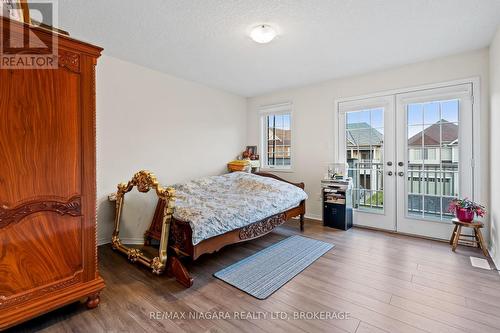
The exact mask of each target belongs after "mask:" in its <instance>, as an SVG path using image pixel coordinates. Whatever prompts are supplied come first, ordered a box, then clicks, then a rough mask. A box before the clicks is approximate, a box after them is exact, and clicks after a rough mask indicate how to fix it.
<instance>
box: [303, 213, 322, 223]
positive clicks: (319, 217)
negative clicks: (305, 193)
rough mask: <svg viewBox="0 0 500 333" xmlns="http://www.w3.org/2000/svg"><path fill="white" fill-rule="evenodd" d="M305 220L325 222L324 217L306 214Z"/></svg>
mask: <svg viewBox="0 0 500 333" xmlns="http://www.w3.org/2000/svg"><path fill="white" fill-rule="evenodd" d="M305 218H306V219H311V220H317V221H323V217H322V216H321V215H316V214H306V215H305Z"/></svg>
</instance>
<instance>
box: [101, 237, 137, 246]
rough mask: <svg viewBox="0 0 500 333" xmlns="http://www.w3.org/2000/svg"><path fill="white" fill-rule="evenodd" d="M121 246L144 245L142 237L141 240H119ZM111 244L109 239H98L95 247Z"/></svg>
mask: <svg viewBox="0 0 500 333" xmlns="http://www.w3.org/2000/svg"><path fill="white" fill-rule="evenodd" d="M120 240H121V241H122V243H123V244H130V245H141V244H144V237H142V238H120ZM109 243H111V239H107V238H106V239H99V240H97V246H101V245H104V244H109Z"/></svg>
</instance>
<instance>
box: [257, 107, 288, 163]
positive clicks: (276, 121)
mask: <svg viewBox="0 0 500 333" xmlns="http://www.w3.org/2000/svg"><path fill="white" fill-rule="evenodd" d="M291 106H292V105H291V103H284V104H278V105H270V106H265V107H261V109H260V111H261V122H262V132H261V140H262V152H263V156H262V167H263V168H270V169H282V170H283V169H284V170H286V169H291V166H292V112H291V110H292V108H291Z"/></svg>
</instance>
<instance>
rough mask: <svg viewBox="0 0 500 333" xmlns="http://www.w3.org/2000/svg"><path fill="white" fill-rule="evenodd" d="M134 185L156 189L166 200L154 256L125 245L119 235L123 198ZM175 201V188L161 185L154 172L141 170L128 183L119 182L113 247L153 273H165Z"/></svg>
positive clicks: (146, 188)
mask: <svg viewBox="0 0 500 333" xmlns="http://www.w3.org/2000/svg"><path fill="white" fill-rule="evenodd" d="M134 186H137V190H138V191H139V192H141V193H146V192H149V190H150V189H155V191H156V194H157V195H158V198H159V199H161V200H165V202H166V204H165V206H164V207H165V208H164V210H163V223H162V231H161V238H160V247H159V249H158V256H157V257H154V258H148V257H147V256H146V255H145V254H144V253H143V252H142V251H141V250H140V249H136V248H130V247H127V246H125V245H123V243H122V241H121V240H120V238H119V237H118V235H119V233H120V219H121V214H122V209H123V199H124V196H125V193H128V192H130V191H131V190H132V189H133V188H134ZM174 203H175V190H174V189H173V188H171V187H167V188H164V187H161V186H160V185H159V184H158V181H157V180H156V177H155V175H154V174H153V173H152V172H149V171H146V170H141V171H139V172H137V173H136V174H135V175H134V177H133V178H132V179H131V180H130V181H129V182H128V183H120V184H118V191H117V192H116V203H115V212H116V215H115V229H114V231H113V237H112V238H111V245H112V247H113V250H117V251H119V252H121V253H123V254H126V255H127V257H128V259H129V260H130V261H131V262H133V263H135V262H139V263H141V264H143V265H146V266H148V267H149V268H151V269H152V270H153V273H155V274H161V273H163V272H164V271H165V268H166V265H167V246H168V237H169V231H170V222H171V220H172V214H173V212H174Z"/></svg>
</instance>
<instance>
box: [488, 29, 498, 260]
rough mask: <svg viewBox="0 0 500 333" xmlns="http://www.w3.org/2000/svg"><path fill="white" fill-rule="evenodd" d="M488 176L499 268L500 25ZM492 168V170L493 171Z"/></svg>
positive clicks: (493, 55) (494, 46) (493, 65)
mask: <svg viewBox="0 0 500 333" xmlns="http://www.w3.org/2000/svg"><path fill="white" fill-rule="evenodd" d="M490 98H491V122H490V126H491V127H490V134H491V135H490V139H491V143H492V145H491V155H490V170H491V172H490V176H491V205H490V207H491V208H490V221H491V225H490V234H491V238H490V253H491V256H492V258H493V261H495V264H496V266H497V268H500V173H498V170H500V149H499V147H498V143H499V142H500V131H499V130H498V128H499V127H500V27H499V28H498V30H497V33H496V35H495V37H494V39H493V42H492V43H491V46H490ZM493 170H494V171H493Z"/></svg>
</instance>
